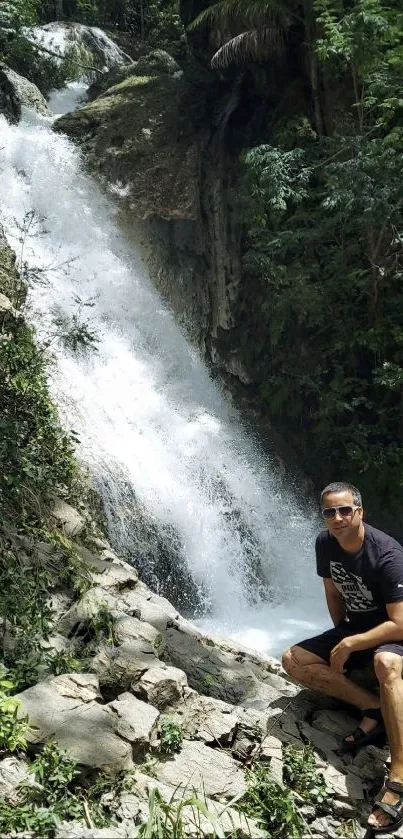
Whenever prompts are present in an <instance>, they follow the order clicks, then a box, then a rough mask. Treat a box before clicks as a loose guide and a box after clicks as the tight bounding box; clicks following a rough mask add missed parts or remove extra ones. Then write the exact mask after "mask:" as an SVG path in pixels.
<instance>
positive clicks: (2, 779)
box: [0, 757, 32, 804]
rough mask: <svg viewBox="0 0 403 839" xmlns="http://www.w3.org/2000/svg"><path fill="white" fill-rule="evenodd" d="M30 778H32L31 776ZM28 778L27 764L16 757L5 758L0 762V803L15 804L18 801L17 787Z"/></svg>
mask: <svg viewBox="0 0 403 839" xmlns="http://www.w3.org/2000/svg"><path fill="white" fill-rule="evenodd" d="M31 777H32V776H31ZM29 778H30V774H29V770H28V764H27V763H26V762H25V760H18V759H17V758H16V757H5V758H3V760H1V761H0V802H1V803H4V802H5V803H8V804H15V803H16V802H17V801H18V787H19V785H20V784H21V782H22V781H25V782H26V781H27V780H28V779H29Z"/></svg>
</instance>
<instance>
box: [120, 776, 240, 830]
mask: <svg viewBox="0 0 403 839" xmlns="http://www.w3.org/2000/svg"><path fill="white" fill-rule="evenodd" d="M223 809H225V808H223ZM202 817H203V822H204V825H202ZM205 820H207V822H209V823H210V824H211V826H212V828H213V831H214V836H217V837H218V839H223V837H224V836H225V833H224V830H223V828H222V827H221V824H220V819H219V817H218V816H216V814H215V813H212V812H211V810H210V809H209V807H208V805H207V801H206V800H205V797H204V800H203V799H202V798H201V797H200V795H197V793H196V792H189V793H188V792H187V791H186V790H182V789H180V790H174V792H173V793H172V795H171V798H170V799H169V800H168V801H166V800H165V799H164V798H163V796H162V794H161V792H160V791H159V789H158V788H157V787H154V788H151V789H150V791H149V795H148V819H147V822H145V823H144V824H142V825H140V826H139V827H138V828H137V830H136V833H135V836H136V837H144V839H148V837H149V836H156V837H159V839H184V837H186V836H189V835H191V836H203V835H205V827H204V826H205ZM203 828H204V829H203Z"/></svg>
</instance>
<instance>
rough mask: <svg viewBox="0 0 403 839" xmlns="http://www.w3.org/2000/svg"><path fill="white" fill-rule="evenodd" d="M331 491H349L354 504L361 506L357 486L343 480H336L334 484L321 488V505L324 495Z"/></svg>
mask: <svg viewBox="0 0 403 839" xmlns="http://www.w3.org/2000/svg"><path fill="white" fill-rule="evenodd" d="M331 492H351V495H352V496H353V501H354V504H356V505H357V507H362V498H361V493H360V491H359V489H357V487H355V486H354V485H353V484H347V483H345V482H344V481H336V482H335V483H334V484H328V485H327V487H325V488H324V489H323V490H322V492H321V494H320V503H321V506H322V505H323V499H324V497H325V495H329V494H330V493H331Z"/></svg>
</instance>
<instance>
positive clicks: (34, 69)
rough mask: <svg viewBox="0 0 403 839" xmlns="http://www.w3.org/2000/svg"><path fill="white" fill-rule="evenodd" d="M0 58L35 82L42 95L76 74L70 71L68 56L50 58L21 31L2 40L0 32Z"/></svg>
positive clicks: (62, 85) (63, 83)
mask: <svg viewBox="0 0 403 839" xmlns="http://www.w3.org/2000/svg"><path fill="white" fill-rule="evenodd" d="M0 58H1V60H2V61H4V62H5V63H6V64H7V65H8V66H9V67H11V69H12V70H15V72H16V73H20V75H21V76H24V77H25V78H26V79H29V81H31V82H33V83H34V84H36V85H37V87H39V90H40V91H41V92H42V93H43V94H44V95H46V94H47V93H49V91H50V90H52V88H61V87H64V85H65V83H66V81H67V80H68V79H69V78H71V77H74V76H76V75H77V72H72V64H71V61H70V59H69V57H68V56H66V58H65V59H64V60H63V61H60V60H58V59H55V58H52V57H51V56H49V55H47V54H46V53H44V52H41V51H40V50H39V49H38V47H37V46H36V45H35V44H33V43H31V42H30V41H29V40H28V39H27V38H26V37H25V36H24V35H23V34H22V33H21V32H17V33H16V34H15V35H14V37H13V38H11V39H7V40H3V41H2V39H1V33H0Z"/></svg>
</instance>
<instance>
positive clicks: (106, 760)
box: [17, 673, 133, 774]
mask: <svg viewBox="0 0 403 839" xmlns="http://www.w3.org/2000/svg"><path fill="white" fill-rule="evenodd" d="M96 696H99V690H98V682H97V679H96V677H95V676H94V674H82V673H74V674H71V675H69V676H56V677H55V678H53V679H49V680H48V681H46V682H39V683H38V684H37V685H34V687H31V688H28V690H25V691H23V692H22V693H21V694H19V695H18V697H17V698H18V699H19V700H20V702H21V713H24V712H26V713H28V716H29V721H30V723H31V725H32V726H33V728H32V730H31V731H30V732H29V733H28V738H29V740H30V742H33V743H46V742H47V741H48V740H49V739H51V738H54V739H55V740H56V741H57V742H58V743H59V745H60V746H62V747H63V748H65V749H67V750H68V751H69V753H70V755H71V757H72V758H73V760H75V761H76V763H78V764H79V765H82V766H89V767H93V768H96V769H101V770H102V771H104V772H107V773H110V774H115V773H117V772H120V771H121V770H123V769H128V768H131V766H132V765H133V761H132V749H131V746H130V744H129V743H127V742H124V741H123V740H122V738H121V737H120V736H119V735H118V734H116V733H115V723H116V722H117V721H116V720H115V719H114V715H113V714H111V712H110V711H108V710H107V709H106V708H103V707H101V706H100V705H99V704H98V703H97V702H95V701H94V697H96Z"/></svg>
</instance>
